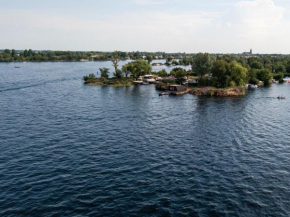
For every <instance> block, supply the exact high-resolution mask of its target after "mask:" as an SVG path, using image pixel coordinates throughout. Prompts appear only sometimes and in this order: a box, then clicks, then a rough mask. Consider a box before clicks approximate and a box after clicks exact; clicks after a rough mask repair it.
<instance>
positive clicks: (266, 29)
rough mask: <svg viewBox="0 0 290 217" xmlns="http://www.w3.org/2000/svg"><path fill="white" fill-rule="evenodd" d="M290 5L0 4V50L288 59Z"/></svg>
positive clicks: (166, 1) (250, 0)
mask: <svg viewBox="0 0 290 217" xmlns="http://www.w3.org/2000/svg"><path fill="white" fill-rule="evenodd" d="M289 27H290V0H49V1H47V0H0V49H6V48H8V49H17V50H18V49H29V48H30V49H33V50H71V51H76V50H78V51H114V50H120V51H148V52H156V51H162V52H186V53H197V52H209V53H242V52H244V51H249V50H250V49H251V48H252V49H253V52H254V53H282V54H290V46H288V38H289V36H290V28H289Z"/></svg>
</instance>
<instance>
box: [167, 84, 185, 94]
mask: <svg viewBox="0 0 290 217" xmlns="http://www.w3.org/2000/svg"><path fill="white" fill-rule="evenodd" d="M168 90H169V91H170V92H176V93H181V92H185V91H186V88H185V87H184V86H182V85H170V86H169V87H168Z"/></svg>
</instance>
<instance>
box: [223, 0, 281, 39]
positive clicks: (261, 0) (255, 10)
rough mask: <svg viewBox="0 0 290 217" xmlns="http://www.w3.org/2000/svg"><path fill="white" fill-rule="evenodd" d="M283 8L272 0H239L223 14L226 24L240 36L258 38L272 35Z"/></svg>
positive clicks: (279, 22)
mask: <svg viewBox="0 0 290 217" xmlns="http://www.w3.org/2000/svg"><path fill="white" fill-rule="evenodd" d="M284 12H285V9H284V8H282V7H279V6H277V5H275V3H274V1H273V0H254V1H240V2H238V3H236V4H234V6H233V7H232V8H231V9H230V12H228V13H227V14H226V16H225V19H226V24H227V26H228V27H230V28H231V31H234V32H235V33H236V34H238V35H239V36H241V37H245V38H248V39H251V38H253V37H259V38H260V40H261V38H262V39H267V38H268V37H271V36H273V34H275V33H274V30H275V28H277V27H278V26H279V24H281V21H282V18H283V14H284Z"/></svg>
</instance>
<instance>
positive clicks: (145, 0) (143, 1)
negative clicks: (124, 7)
mask: <svg viewBox="0 0 290 217" xmlns="http://www.w3.org/2000/svg"><path fill="white" fill-rule="evenodd" d="M133 2H134V3H135V4H138V5H160V4H163V3H164V1H160V0H133Z"/></svg>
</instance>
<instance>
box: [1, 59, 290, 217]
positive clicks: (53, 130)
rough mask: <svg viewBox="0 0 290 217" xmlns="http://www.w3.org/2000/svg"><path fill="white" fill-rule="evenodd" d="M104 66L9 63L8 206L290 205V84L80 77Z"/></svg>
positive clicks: (4, 86)
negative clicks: (176, 84)
mask: <svg viewBox="0 0 290 217" xmlns="http://www.w3.org/2000/svg"><path fill="white" fill-rule="evenodd" d="M106 64H107V65H108V64H109V65H110V63H26V64H20V66H21V68H20V69H15V68H14V66H15V64H1V65H0V141H1V142H0V148H1V149H0V150H1V152H0V216H289V215H290V201H289V199H290V167H289V162H290V142H289V139H290V131H289V130H290V124H289V117H290V115H289V106H290V101H289V99H290V85H288V84H283V85H273V86H272V87H271V88H260V89H258V90H256V91H252V92H250V93H249V94H248V95H247V96H245V97H241V98H219V99H217V98H197V97H195V96H192V95H185V96H182V97H168V96H165V97H159V96H158V93H157V92H156V91H155V89H154V86H140V87H127V88H110V87H89V86H84V85H83V83H82V80H81V78H82V76H83V75H86V74H88V73H92V72H95V71H96V69H97V68H99V67H103V65H104V66H106ZM280 94H283V95H286V96H287V98H288V99H287V100H278V99H276V97H277V96H278V95H280Z"/></svg>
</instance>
